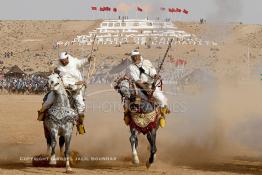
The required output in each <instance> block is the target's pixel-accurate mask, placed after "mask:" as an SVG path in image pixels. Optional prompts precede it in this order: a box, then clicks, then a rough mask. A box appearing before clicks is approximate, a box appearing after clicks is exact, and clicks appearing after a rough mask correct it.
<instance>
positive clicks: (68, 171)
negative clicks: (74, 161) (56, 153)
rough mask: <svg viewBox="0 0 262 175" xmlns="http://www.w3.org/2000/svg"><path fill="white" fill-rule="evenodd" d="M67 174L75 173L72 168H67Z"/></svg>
mask: <svg viewBox="0 0 262 175" xmlns="http://www.w3.org/2000/svg"><path fill="white" fill-rule="evenodd" d="M65 173H66V174H73V173H74V172H73V170H72V168H67V169H66V172H65Z"/></svg>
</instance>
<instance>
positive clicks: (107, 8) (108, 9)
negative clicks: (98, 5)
mask: <svg viewBox="0 0 262 175" xmlns="http://www.w3.org/2000/svg"><path fill="white" fill-rule="evenodd" d="M103 8H104V11H111V8H110V7H103Z"/></svg>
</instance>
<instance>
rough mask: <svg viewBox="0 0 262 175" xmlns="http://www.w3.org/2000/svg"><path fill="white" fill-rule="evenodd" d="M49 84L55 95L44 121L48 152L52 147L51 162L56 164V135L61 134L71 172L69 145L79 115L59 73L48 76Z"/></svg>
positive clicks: (67, 165) (67, 166) (60, 138)
mask: <svg viewBox="0 0 262 175" xmlns="http://www.w3.org/2000/svg"><path fill="white" fill-rule="evenodd" d="M48 86H49V88H50V90H51V92H50V93H54V96H55V99H54V103H53V104H52V106H51V107H50V108H49V109H48V111H47V115H46V117H45V119H44V122H43V124H44V131H45V137H46V141H47V149H48V153H50V148H51V158H50V162H49V164H50V165H55V164H56V156H55V147H56V137H57V136H60V137H59V146H60V151H61V152H62V150H63V146H64V145H65V151H64V156H65V160H66V172H71V171H72V169H71V167H70V162H69V157H70V155H69V154H70V153H69V147H70V142H71V136H72V131H73V127H74V124H75V121H76V120H77V117H78V115H77V113H76V111H75V110H73V109H72V108H71V105H70V101H69V99H68V95H67V92H66V90H65V88H64V85H63V82H62V80H61V78H60V77H59V75H58V74H52V75H50V76H49V77H48Z"/></svg>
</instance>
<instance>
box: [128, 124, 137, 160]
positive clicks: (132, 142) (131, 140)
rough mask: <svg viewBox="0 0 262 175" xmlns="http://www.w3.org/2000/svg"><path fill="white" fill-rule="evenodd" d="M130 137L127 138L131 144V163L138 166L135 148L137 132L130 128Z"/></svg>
mask: <svg viewBox="0 0 262 175" xmlns="http://www.w3.org/2000/svg"><path fill="white" fill-rule="evenodd" d="M130 131H131V136H130V138H129V140H130V143H131V149H132V162H133V163H134V164H139V158H138V155H137V150H136V149H137V146H138V139H137V134H138V132H137V130H136V129H135V128H131V129H130Z"/></svg>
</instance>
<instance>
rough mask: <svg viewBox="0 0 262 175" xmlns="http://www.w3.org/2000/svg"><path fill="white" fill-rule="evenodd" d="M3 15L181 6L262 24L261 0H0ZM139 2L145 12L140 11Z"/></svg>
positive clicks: (75, 15)
mask: <svg viewBox="0 0 262 175" xmlns="http://www.w3.org/2000/svg"><path fill="white" fill-rule="evenodd" d="M0 2H1V5H0V16H1V19H2V20H4V19H14V20H17V19H33V20H34V19H54V20H57V19H80V20H84V19H94V18H105V17H107V18H108V17H109V18H117V16H118V15H128V16H129V18H135V17H139V18H144V17H146V16H149V17H150V18H155V17H158V16H159V17H163V18H164V17H170V13H167V12H161V11H160V7H178V8H185V9H188V10H189V11H190V14H189V15H182V14H181V15H176V16H175V17H176V18H177V19H178V20H187V21H192V20H199V18H201V17H203V18H205V19H207V20H208V21H241V22H244V23H256V24H262V9H261V8H262V0H0ZM91 6H97V7H100V6H110V7H118V9H119V10H120V12H118V13H116V14H114V15H113V14H112V13H100V12H94V11H93V12H92V11H91V10H90V7H91ZM137 6H140V7H142V8H143V9H145V11H146V12H143V13H137V12H136V7H137Z"/></svg>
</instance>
